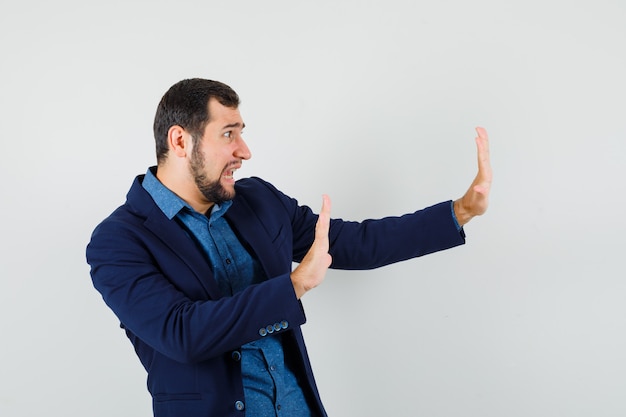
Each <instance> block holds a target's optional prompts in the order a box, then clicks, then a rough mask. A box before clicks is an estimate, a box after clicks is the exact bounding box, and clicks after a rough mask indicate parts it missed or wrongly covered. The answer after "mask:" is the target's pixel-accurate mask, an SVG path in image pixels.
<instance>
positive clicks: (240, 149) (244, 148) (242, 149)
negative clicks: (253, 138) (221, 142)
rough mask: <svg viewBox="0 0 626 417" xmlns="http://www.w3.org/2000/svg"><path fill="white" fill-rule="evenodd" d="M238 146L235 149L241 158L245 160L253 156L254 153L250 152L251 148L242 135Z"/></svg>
mask: <svg viewBox="0 0 626 417" xmlns="http://www.w3.org/2000/svg"><path fill="white" fill-rule="evenodd" d="M237 142H238V144H237V148H236V149H235V154H234V155H235V156H236V157H237V158H241V159H243V160H248V159H250V158H252V153H251V152H250V148H248V144H246V141H245V140H243V138H242V137H241V136H239V140H238V141H237Z"/></svg>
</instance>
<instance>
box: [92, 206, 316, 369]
mask: <svg viewBox="0 0 626 417" xmlns="http://www.w3.org/2000/svg"><path fill="white" fill-rule="evenodd" d="M87 261H88V263H89V264H90V265H91V276H92V280H93V284H94V286H95V287H96V289H97V290H98V291H99V292H100V293H101V294H102V297H103V299H104V301H105V302H106V304H107V305H108V306H109V307H110V308H111V309H112V310H113V312H114V313H115V314H116V315H117V317H118V318H119V319H120V321H121V323H122V325H123V326H124V327H126V328H127V329H128V330H130V331H131V332H132V333H133V334H134V335H136V336H137V337H138V338H139V339H141V340H142V341H143V342H145V343H146V344H148V345H149V346H151V347H152V348H153V349H155V350H157V351H158V352H160V353H162V354H164V355H166V356H168V357H170V358H172V359H174V360H177V361H179V362H184V363H195V362H200V361H203V360H207V359H210V358H212V357H216V356H218V355H220V354H223V353H224V352H228V351H230V350H233V349H237V348H239V347H240V346H241V345H243V344H245V343H248V342H251V341H253V340H256V339H258V338H260V337H261V335H260V333H259V330H260V329H261V328H265V327H267V326H269V325H273V324H275V323H281V324H282V326H281V328H280V329H277V330H276V331H285V330H288V329H289V328H292V327H294V326H298V325H301V324H303V323H304V322H305V316H304V312H303V310H302V306H301V304H300V302H299V301H298V300H297V299H296V296H295V293H294V290H293V286H292V284H291V279H290V276H289V273H285V274H282V275H281V276H277V277H275V279H271V280H268V281H266V282H263V283H261V284H257V285H253V286H250V287H249V288H247V289H246V290H244V291H243V292H240V293H238V294H237V295H235V296H232V297H223V298H219V297H210V296H209V295H208V293H207V292H206V291H205V290H203V288H202V286H201V285H200V283H199V281H198V278H197V277H196V276H194V274H193V272H192V271H191V269H190V268H189V265H187V264H186V263H185V262H184V261H183V260H182V259H180V258H179V257H177V256H176V255H174V254H173V253H172V252H171V251H170V250H169V249H168V247H167V246H166V245H165V244H164V243H163V242H162V241H160V240H159V239H157V238H156V237H154V236H153V235H151V234H149V233H147V232H146V230H145V229H144V228H142V227H141V225H140V224H139V223H137V222H136V221H134V220H133V217H132V216H131V215H128V214H125V213H122V215H120V214H119V213H118V215H116V216H113V218H109V219H107V220H105V221H104V222H103V223H102V224H101V225H99V226H98V227H97V228H96V230H95V231H94V233H93V235H92V238H91V241H90V243H89V245H88V246H87ZM208 279H212V278H211V277H209V278H208ZM194 282H195V283H196V284H195V286H193V285H192V284H191V283H194ZM183 287H185V288H183ZM285 327H286V328H285Z"/></svg>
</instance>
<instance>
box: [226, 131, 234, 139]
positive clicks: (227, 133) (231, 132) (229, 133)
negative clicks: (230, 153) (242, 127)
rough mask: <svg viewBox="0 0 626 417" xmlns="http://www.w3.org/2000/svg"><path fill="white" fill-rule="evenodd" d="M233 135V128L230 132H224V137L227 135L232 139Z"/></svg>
mask: <svg viewBox="0 0 626 417" xmlns="http://www.w3.org/2000/svg"><path fill="white" fill-rule="evenodd" d="M232 135H233V131H232V130H229V131H228V132H224V137H226V138H229V139H230V138H231V136H232Z"/></svg>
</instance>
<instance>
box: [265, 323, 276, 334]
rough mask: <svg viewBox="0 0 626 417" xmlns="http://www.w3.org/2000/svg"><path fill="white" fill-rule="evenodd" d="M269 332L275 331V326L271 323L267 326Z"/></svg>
mask: <svg viewBox="0 0 626 417" xmlns="http://www.w3.org/2000/svg"><path fill="white" fill-rule="evenodd" d="M265 330H266V331H267V332H268V333H274V326H272V325H271V324H270V325H269V326H267V327H266V328H265Z"/></svg>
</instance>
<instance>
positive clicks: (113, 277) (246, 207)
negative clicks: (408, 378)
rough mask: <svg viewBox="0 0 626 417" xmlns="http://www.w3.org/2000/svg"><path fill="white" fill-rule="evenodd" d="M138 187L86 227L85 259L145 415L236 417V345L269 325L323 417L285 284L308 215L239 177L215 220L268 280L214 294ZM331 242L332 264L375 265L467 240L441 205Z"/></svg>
mask: <svg viewBox="0 0 626 417" xmlns="http://www.w3.org/2000/svg"><path fill="white" fill-rule="evenodd" d="M142 180H143V175H140V176H138V177H137V178H136V179H135V181H134V183H133V185H132V187H131V189H130V191H129V192H128V195H127V201H126V203H125V204H124V205H122V206H121V207H119V208H118V209H116V210H115V211H114V212H113V213H112V214H111V215H110V216H109V217H108V218H106V219H105V220H104V221H103V222H102V223H101V224H99V225H98V226H97V227H96V229H95V230H94V232H93V234H92V237H91V241H90V243H89V245H88V246H87V262H88V263H89V264H90V265H91V277H92V280H93V284H94V286H95V288H96V289H97V290H98V291H99V292H100V293H101V294H102V297H103V299H104V301H105V302H106V304H107V305H108V306H109V307H110V308H111V309H112V310H113V312H114V313H115V314H116V315H117V317H118V318H119V320H120V322H121V326H122V328H124V329H125V331H126V334H127V336H128V337H129V339H130V340H131V342H132V344H133V346H134V348H135V351H136V353H137V355H138V357H139V359H140V360H141V363H142V364H143V366H144V367H145V369H146V370H147V372H148V389H149V391H150V393H151V395H152V398H153V409H154V415H155V416H156V417H170V416H171V417H182V416H184V417H196V416H197V417H200V416H203V417H208V416H243V415H244V414H245V399H244V392H243V386H242V378H241V366H240V359H241V354H240V352H239V349H240V347H241V346H242V345H243V344H245V343H248V342H251V341H253V340H256V339H259V338H261V337H267V336H264V335H267V334H268V333H267V330H266V329H268V328H269V327H271V328H273V329H276V330H275V331H274V333H280V334H281V335H282V338H283V343H284V345H285V355H286V360H288V361H289V363H290V366H291V367H292V368H294V371H295V373H296V375H298V376H299V378H300V381H299V382H300V384H301V385H302V388H303V390H304V392H305V395H306V396H307V398H308V400H309V403H310V407H311V409H312V411H313V413H314V415H319V416H325V415H326V412H325V411H324V408H323V406H322V403H321V400H320V397H319V393H318V390H317V387H316V385H315V380H314V378H313V373H312V371H311V365H310V363H309V358H308V355H307V352H306V348H305V344H304V340H303V338H302V332H301V330H300V326H301V325H302V324H304V323H305V321H306V318H305V315H304V311H303V309H302V305H301V303H300V301H299V300H297V299H296V296H295V292H294V289H293V286H292V284H291V278H290V273H291V270H292V262H299V261H301V260H302V258H303V257H304V256H305V254H306V253H307V251H308V249H309V247H310V246H311V244H312V242H313V239H314V230H315V224H316V222H317V215H316V214H314V213H313V212H312V211H311V210H310V209H309V208H308V207H306V206H300V205H298V203H297V201H296V200H294V199H292V198H290V197H288V196H286V195H284V194H283V193H281V192H280V191H278V190H277V189H276V188H274V187H273V186H272V185H271V184H269V183H267V182H265V181H263V180H261V179H259V178H248V179H243V180H240V181H238V182H237V184H236V192H237V193H236V197H235V199H234V201H233V205H232V206H231V207H230V209H229V210H228V211H227V212H226V215H225V216H226V219H227V221H228V222H229V224H230V225H231V227H232V228H233V230H234V231H235V233H236V234H237V236H238V237H239V239H240V240H241V242H242V243H243V244H244V246H245V247H246V248H247V249H248V250H249V251H250V252H251V253H252V254H254V256H256V257H257V259H258V260H259V261H260V263H261V265H262V266H263V268H264V270H265V273H266V274H267V276H268V277H269V279H268V280H267V281H265V282H263V283H260V284H256V285H252V286H250V287H249V288H247V289H246V290H244V291H242V292H241V293H238V294H236V295H234V296H224V295H223V294H222V293H221V292H220V290H219V288H218V286H217V283H216V282H215V280H214V279H213V274H212V272H211V266H210V265H209V264H208V262H207V259H206V257H205V256H204V254H203V252H202V251H201V249H199V248H198V247H197V245H196V244H195V243H194V242H193V240H192V239H191V238H190V237H189V236H188V234H187V233H186V232H185V230H184V229H183V228H181V227H180V225H179V224H178V223H177V221H176V220H175V219H174V220H170V219H168V218H167V217H166V216H165V215H164V214H163V212H162V211H161V210H160V209H159V207H157V205H156V204H155V203H154V201H153V200H152V198H151V197H150V195H149V194H148V193H147V192H146V191H145V189H144V188H143V187H142V185H141V181H142ZM329 239H330V253H331V255H332V258H333V262H332V266H331V267H332V268H342V269H371V268H377V267H380V266H383V265H387V264H390V263H393V262H398V261H401V260H405V259H409V258H413V257H416V256H421V255H425V254H428V253H431V252H435V251H438V250H443V249H447V248H450V247H453V246H456V245H460V244H463V243H464V242H465V239H464V235H463V232H462V231H461V232H459V231H458V230H457V228H456V226H455V223H454V220H453V217H452V213H451V208H450V202H449V201H448V202H444V203H440V204H437V205H435V206H432V207H429V208H426V209H424V210H420V211H417V212H415V213H412V214H406V215H404V216H401V217H388V218H385V219H380V220H366V221H363V222H347V221H343V220H340V219H333V220H332V221H331V226H330V232H329ZM275 324H276V326H275ZM268 326H269V327H268Z"/></svg>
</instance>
